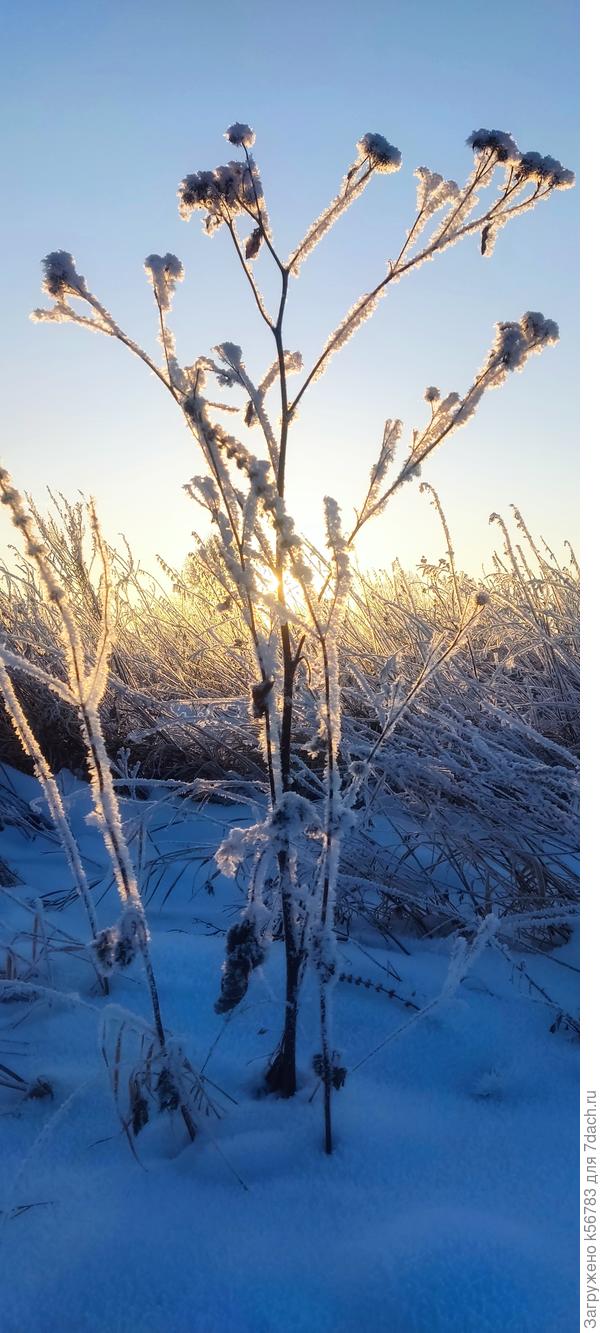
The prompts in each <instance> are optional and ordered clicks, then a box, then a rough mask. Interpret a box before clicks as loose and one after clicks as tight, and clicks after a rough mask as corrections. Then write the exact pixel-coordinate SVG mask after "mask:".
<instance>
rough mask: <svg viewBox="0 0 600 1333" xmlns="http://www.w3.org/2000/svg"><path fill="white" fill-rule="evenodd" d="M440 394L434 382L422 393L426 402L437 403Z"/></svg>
mask: <svg viewBox="0 0 600 1333" xmlns="http://www.w3.org/2000/svg"><path fill="white" fill-rule="evenodd" d="M440 396H441V395H440V391H439V389H436V387H435V384H430V385H429V388H428V389H426V390H425V393H424V394H423V397H424V399H425V402H426V403H437V402H438V401H439V398H440Z"/></svg>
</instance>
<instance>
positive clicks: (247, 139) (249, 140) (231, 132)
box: [223, 120, 256, 148]
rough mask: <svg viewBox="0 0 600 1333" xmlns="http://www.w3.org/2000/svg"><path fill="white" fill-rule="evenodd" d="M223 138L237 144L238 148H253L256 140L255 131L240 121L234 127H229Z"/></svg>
mask: <svg viewBox="0 0 600 1333" xmlns="http://www.w3.org/2000/svg"><path fill="white" fill-rule="evenodd" d="M223 137H224V138H225V139H229V142H230V143H232V144H235V147H236V148H252V145H253V144H254V142H255V139H256V135H255V133H254V130H252V129H250V126H249V125H244V124H243V123H242V122H241V121H239V120H236V121H235V123H234V124H233V125H230V126H229V129H227V130H225V134H224V136H223Z"/></svg>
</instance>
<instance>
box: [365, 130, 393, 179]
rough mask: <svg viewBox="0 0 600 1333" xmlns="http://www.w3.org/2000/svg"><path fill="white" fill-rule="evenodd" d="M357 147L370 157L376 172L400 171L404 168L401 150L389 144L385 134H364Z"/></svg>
mask: <svg viewBox="0 0 600 1333" xmlns="http://www.w3.org/2000/svg"><path fill="white" fill-rule="evenodd" d="M356 147H357V148H358V151H359V153H362V154H363V156H364V157H368V159H369V162H370V164H371V166H372V168H373V170H374V171H399V170H400V167H401V166H402V153H401V152H400V149H399V148H394V145H393V144H391V143H388V141H387V139H384V137H383V134H363V137H362V139H359V141H358V143H357V145H356Z"/></svg>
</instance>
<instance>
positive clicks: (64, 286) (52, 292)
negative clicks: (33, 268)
mask: <svg viewBox="0 0 600 1333" xmlns="http://www.w3.org/2000/svg"><path fill="white" fill-rule="evenodd" d="M42 268H43V270H44V276H43V279H42V291H43V292H47V293H48V296H52V297H54V298H55V300H59V301H60V300H61V298H62V297H63V296H66V295H67V294H71V295H73V296H83V295H85V294H86V293H87V287H86V283H85V278H83V277H82V276H81V274H80V273H78V272H77V270H76V268H75V260H74V259H73V256H72V255H70V254H69V252H68V250H52V251H51V253H50V254H49V255H46V257H45V259H42Z"/></svg>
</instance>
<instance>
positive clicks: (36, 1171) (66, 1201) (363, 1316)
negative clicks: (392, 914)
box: [0, 773, 578, 1333]
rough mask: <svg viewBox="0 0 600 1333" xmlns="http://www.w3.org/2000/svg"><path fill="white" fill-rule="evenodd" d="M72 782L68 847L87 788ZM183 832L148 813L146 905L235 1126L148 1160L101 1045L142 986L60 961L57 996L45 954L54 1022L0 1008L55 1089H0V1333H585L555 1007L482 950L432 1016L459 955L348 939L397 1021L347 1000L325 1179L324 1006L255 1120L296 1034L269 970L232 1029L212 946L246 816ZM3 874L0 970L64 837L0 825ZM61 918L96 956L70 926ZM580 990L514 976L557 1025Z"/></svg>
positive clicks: (184, 826) (275, 960) (570, 1132)
mask: <svg viewBox="0 0 600 1333" xmlns="http://www.w3.org/2000/svg"><path fill="white" fill-rule="evenodd" d="M9 776H10V781H11V782H13V783H14V784H15V789H16V791H17V792H18V794H19V795H20V796H21V797H23V798H24V799H25V800H26V801H31V800H36V799H37V800H40V798H39V791H38V789H37V786H36V784H35V782H34V781H33V780H31V779H27V778H24V777H23V776H22V775H20V774H14V773H11V774H10V775H9ZM63 783H64V786H65V789H67V788H68V789H69V792H70V810H71V814H72V816H73V819H74V823H75V825H76V827H77V829H78V831H79V832H81V831H82V830H83V829H84V828H85V826H84V824H83V819H84V816H85V813H86V809H87V805H86V800H87V798H86V793H85V790H84V788H83V787H81V786H79V785H78V784H75V783H73V782H72V780H70V779H68V776H67V777H66V778H64V779H63ZM39 808H40V809H43V805H42V803H41V801H40V806H39ZM148 809H149V807H148ZM144 810H145V803H139V805H138V806H137V816H136V817H137V818H139V815H140V812H141V814H142V815H143V814H144ZM175 810H176V807H175V806H174V805H171V806H170V807H169V806H168V805H165V806H163V807H161V808H158V809H156V810H154V811H153V813H152V817H151V819H150V826H149V830H148V833H149V835H150V836H149V837H148V839H147V841H146V857H147V858H152V857H156V856H158V855H163V854H164V853H165V852H169V853H171V854H173V853H175V852H177V851H179V852H181V853H182V854H183V856H184V860H178V859H177V857H176V856H174V855H170V857H169V859H168V860H167V861H164V862H161V863H160V867H159V866H158V864H157V867H156V869H155V873H154V878H153V880H151V883H150V890H152V887H153V886H154V889H155V891H154V893H153V896H152V897H151V898H150V903H149V916H150V922H151V926H152V932H153V939H152V948H153V959H154V963H155V968H156V972H157V976H158V982H159V987H160V992H161V999H162V1006H163V1013H164V1017H165V1021H166V1023H167V1025H168V1027H169V1030H170V1031H171V1032H172V1033H173V1034H175V1035H176V1036H177V1038H178V1040H180V1041H181V1043H182V1045H183V1046H184V1048H185V1051H186V1054H187V1055H188V1056H189V1057H190V1059H191V1060H192V1062H193V1063H194V1065H195V1066H196V1068H198V1069H202V1068H203V1069H204V1073H205V1075H206V1076H207V1077H208V1078H210V1080H211V1081H212V1083H213V1084H214V1085H215V1087H214V1088H212V1087H211V1091H212V1092H213V1093H214V1097H215V1100H216V1102H217V1103H218V1105H219V1106H220V1107H221V1108H222V1112H223V1114H222V1116H221V1118H217V1117H216V1116H211V1117H209V1118H206V1119H203V1120H202V1121H201V1123H200V1127H199V1133H198V1136H197V1138H196V1140H195V1142H194V1143H193V1144H190V1143H189V1142H187V1141H186V1138H185V1133H184V1130H183V1125H182V1121H181V1118H180V1117H179V1116H169V1114H164V1115H162V1116H161V1117H160V1118H158V1119H153V1120H151V1122H150V1124H149V1125H148V1126H147V1127H146V1128H145V1129H144V1130H143V1131H142V1133H141V1134H140V1135H139V1136H138V1137H137V1139H136V1140H135V1149H136V1153H137V1155H138V1159H139V1160H138V1161H136V1160H135V1157H134V1155H133V1154H132V1152H131V1150H130V1147H129V1145H128V1142H127V1138H126V1136H125V1134H124V1133H123V1131H122V1129H121V1125H120V1123H119V1120H118V1118H117V1115H116V1112H115V1103H114V1099H113V1095H112V1091H111V1087H110V1085H109V1080H108V1076H107V1070H106V1067H105V1064H104V1062H103V1060H102V1057H101V1052H100V1044H99V1035H98V1034H99V1028H100V1022H101V1018H102V1013H103V1011H104V1010H105V1009H106V1008H107V1006H108V1005H120V1006H124V1007H127V1008H129V1009H135V1010H136V1011H137V1012H138V1013H140V1014H142V1015H146V1013H147V1008H146V993H145V991H144V989H143V987H142V985H141V982H140V978H139V974H138V973H137V972H136V971H134V972H133V973H131V974H130V973H125V974H121V976H120V977H119V978H118V979H117V980H116V981H115V983H114V984H112V986H111V989H112V993H111V995H110V996H109V997H108V998H107V999H106V998H103V997H101V996H100V995H99V993H98V988H97V986H96V985H95V982H94V976H93V973H92V971H91V969H90V968H89V967H88V966H86V965H85V964H84V963H82V962H81V961H80V960H78V959H77V958H76V957H74V956H73V955H71V954H69V953H68V952H64V951H63V952H58V951H55V950H53V949H52V950H50V953H49V959H50V964H49V966H50V973H49V974H48V973H47V972H46V970H45V969H46V967H47V962H46V958H45V955H44V950H43V946H42V945H41V943H40V940H39V938H38V945H37V948H38V951H39V950H40V949H41V955H40V961H39V963H38V972H37V976H38V980H42V981H44V984H45V985H46V986H47V987H48V990H49V992H50V991H52V990H54V991H59V992H61V993H62V996H63V998H58V996H54V997H53V996H52V995H51V994H49V995H48V996H47V997H46V998H41V999H39V1000H38V1001H37V1002H35V1003H11V1004H4V1005H2V1006H1V1007H0V1062H2V1063H3V1064H5V1065H6V1066H8V1067H9V1068H11V1069H14V1070H15V1071H17V1072H18V1073H19V1074H20V1075H21V1077H23V1078H24V1079H25V1080H26V1081H34V1080H35V1079H36V1078H38V1077H43V1078H46V1079H47V1080H48V1081H49V1082H50V1084H51V1085H52V1090H53V1097H52V1099H49V1098H45V1099H41V1100H36V1099H33V1100H31V1099H25V1098H24V1097H23V1096H22V1095H21V1094H19V1093H18V1092H16V1091H14V1090H11V1089H9V1088H0V1112H1V1120H0V1182H1V1183H0V1208H2V1210H3V1211H2V1214H1V1215H0V1270H1V1273H2V1296H1V1303H0V1304H1V1311H2V1313H1V1318H0V1324H1V1327H2V1333H217V1331H218V1333H234V1331H235V1333H283V1331H284V1330H285V1333H342V1330H344V1333H358V1331H359V1330H361V1333H363V1331H366V1333H380V1331H381V1333H384V1330H385V1333H392V1331H393V1333H395V1331H396V1330H397V1331H398V1333H512V1331H513V1330H514V1333H530V1331H531V1333H534V1330H535V1331H536V1333H538V1330H544V1331H545V1333H568V1330H570V1329H574V1328H575V1327H576V1324H577V1300H578V1297H577V1220H576V1218H577V1171H578V1147H577V1133H576V1124H577V1115H578V1051H577V1047H576V1045H575V1044H574V1042H573V1040H572V1039H571V1037H570V1036H569V1034H568V1032H567V1031H564V1030H560V1029H559V1030H558V1031H555V1032H553V1033H551V1032H550V1030H549V1029H550V1025H551V1023H552V1012H551V1011H550V1009H549V1008H548V1007H547V1005H546V1004H545V1002H544V1001H543V1000H542V999H541V998H540V996H539V995H537V994H535V993H531V991H530V988H529V987H528V985H527V983H526V982H525V981H524V980H523V978H522V977H521V976H520V975H519V973H518V972H517V971H516V970H511V967H510V965H509V964H508V963H507V961H506V958H505V957H503V956H502V955H501V954H500V953H499V952H498V951H496V950H495V949H493V948H489V947H488V948H487V949H486V950H485V951H484V952H483V953H482V954H481V956H480V957H479V958H478V960H477V962H476V963H475V964H474V966H473V968H472V970H471V971H470V973H469V974H468V976H467V978H466V980H465V981H464V983H463V984H462V986H461V987H460V990H459V992H458V993H457V995H456V996H455V997H454V998H453V999H450V1000H446V1001H444V1003H443V1004H440V1005H439V1006H438V1007H434V1008H433V1009H432V1011H431V1012H430V1013H429V1014H427V1015H425V1016H423V1017H422V1018H420V1017H419V1016H418V1011H419V1010H420V1009H422V1008H424V1007H425V1006H426V1005H427V1004H428V1003H429V1002H430V1001H431V1000H432V999H434V998H435V997H436V996H438V995H439V993H440V991H441V990H442V988H443V985H444V980H445V978H446V975H447V971H448V960H449V956H450V951H451V944H450V942H449V941H448V940H447V939H436V938H435V937H432V938H430V939H428V940H417V939H416V938H414V937H410V938H405V940H404V941H403V942H404V945H405V947H406V948H407V949H408V951H409V952H408V954H405V953H402V952H400V951H398V952H396V951H395V952H394V953H391V952H388V951H386V950H385V949H382V948H381V947H380V944H379V945H378V943H377V941H376V940H375V939H373V938H368V937H367V936H366V935H365V936H363V937H361V938H359V939H358V940H357V941H355V942H353V943H348V944H345V943H342V944H341V945H340V952H341V958H342V962H343V966H344V968H345V969H346V971H347V972H348V973H351V974H353V975H356V974H359V975H360V976H361V977H363V978H365V979H368V978H370V979H371V980H372V981H373V982H376V981H382V982H383V983H384V985H386V986H387V987H390V988H393V989H394V990H395V991H396V993H397V996H400V997H402V998H390V997H388V996H387V995H386V994H384V993H381V992H380V993H377V992H375V990H374V988H371V989H369V990H368V989H366V988H365V987H364V986H356V985H353V984H350V983H348V982H347V981H340V982H338V984H337V988H336V993H335V1005H334V1009H335V1031H336V1044H337V1046H338V1048H339V1049H340V1051H341V1054H342V1061H343V1064H344V1065H345V1066H347V1067H348V1070H349V1074H348V1078H347V1081H346V1086H345V1087H344V1088H343V1090H342V1091H340V1092H339V1093H336V1095H335V1105H334V1112H335V1122H334V1128H335V1138H336V1146H335V1152H334V1155H333V1157H332V1158H331V1159H328V1158H326V1157H325V1156H324V1155H323V1152H322V1146H321V1139H322V1124H321V1118H322V1116H321V1105H320V1097H319V1093H318V1092H317V1095H316V1096H315V1095H313V1094H314V1092H315V1078H314V1075H313V1074H312V1073H311V1059H312V1055H313V1053H314V1052H315V1051H316V1050H317V1048H318V1037H317V1031H318V1024H317V1013H316V1003H315V996H314V995H311V993H310V989H308V990H307V993H306V997H305V1005H304V1009H303V1016H302V1030H301V1066H302V1070H303V1083H302V1086H301V1089H300V1091H299V1093H298V1095H297V1097H296V1098H295V1099H294V1100H293V1101H292V1102H282V1101H278V1100H274V1099H271V1098H265V1097H263V1096H260V1095H259V1091H260V1084H261V1075H262V1072H263V1070H264V1067H265V1063H266V1060H267V1058H268V1056H269V1054H270V1052H271V1051H272V1049H273V1047H274V1046H275V1044H276V1041H277V1038H278V1035H279V1025H280V1021H281V1001H280V996H281V968H282V951H281V947H280V946H279V945H274V946H273V947H272V948H271V950H270V953H269V956H268V958H267V962H266V964H265V967H264V969H262V970H261V971H260V972H259V973H257V974H255V975H254V977H253V978H252V982H251V985H250V989H249V992H248V995H247V997H246V1000H245V1001H244V1002H243V1004H242V1005H241V1006H240V1007H239V1008H238V1009H237V1010H236V1011H234V1013H233V1016H232V1017H231V1018H230V1020H229V1021H224V1020H223V1018H222V1017H218V1016H217V1015H216V1014H215V1013H214V1010H213V1003H214V1000H215V997H216V995H217V993H218V985H219V969H220V966H221V961H222V957H223V937H222V934H220V933H218V934H215V933H212V930H213V927H214V928H216V929H217V931H219V932H221V931H222V930H223V929H225V928H226V927H227V926H228V924H229V923H230V921H231V919H232V917H233V916H234V914H235V910H236V909H237V907H238V905H239V904H240V901H241V898H240V894H239V891H238V890H237V889H236V886H235V884H233V883H231V882H229V881H224V880H222V879H218V878H217V879H215V878H214V864H213V865H211V864H210V861H208V859H207V858H208V856H209V854H210V852H211V850H212V849H214V846H215V845H216V842H217V840H218V838H219V837H220V833H221V830H222V827H223V823H224V821H225V820H230V819H231V818H232V814H231V813H228V812H227V811H226V809H225V807H223V806H210V807H205V808H204V811H202V812H198V810H197V807H196V809H195V811H194V809H193V808H190V807H188V808H187V813H186V814H185V817H184V818H182V817H181V815H180V814H179V815H178V817H177V819H176V821H175V822H171V823H170V821H171V820H172V819H173V814H174V812H175ZM130 811H131V812H133V806H130ZM233 817H234V818H235V819H236V820H237V821H238V822H239V820H240V818H243V817H244V813H243V811H242V810H236V811H234V812H233ZM82 839H83V844H84V848H85V851H86V853H87V854H88V856H89V863H88V869H89V870H90V874H91V877H92V878H96V879H98V880H100V881H101V882H100V883H99V886H98V889H97V898H98V901H99V912H100V915H101V918H102V922H103V924H108V923H109V922H110V921H112V920H113V918H114V917H115V916H116V915H117V912H116V908H115V891H114V888H112V889H111V888H109V887H108V885H107V882H106V881H105V882H104V884H103V883H102V875H103V873H104V871H103V856H102V850H101V846H100V843H99V839H98V835H97V834H96V833H95V832H94V830H93V829H89V828H85V831H84V832H82ZM191 847H193V848H194V849H195V850H194V853H193V855H192V856H191V857H190V855H189V850H186V849H189V848H191ZM0 857H2V858H3V860H4V861H5V862H6V863H7V864H8V865H9V866H10V867H11V869H12V870H13V871H16V872H17V874H18V875H19V876H20V878H21V880H22V881H23V882H22V883H21V884H17V885H16V886H14V887H12V888H10V889H9V894H10V897H9V896H8V895H7V894H6V893H2V894H0V899H1V900H2V909H1V912H0V923H1V924H0V944H1V946H2V947H1V949H0V956H1V957H3V956H4V952H5V949H4V946H5V945H6V943H7V941H8V940H9V939H11V938H13V937H14V936H15V934H16V933H17V932H18V931H30V930H31V921H32V919H33V918H32V917H31V914H29V913H26V912H25V911H24V910H23V908H22V907H21V906H20V905H19V904H21V903H26V902H30V903H31V902H32V900H33V899H36V898H39V897H45V896H46V895H49V894H50V895H51V894H52V893H54V892H58V891H59V890H60V891H62V890H63V889H64V887H65V884H66V883H68V880H67V878H66V874H65V869H64V863H63V859H62V854H61V852H60V849H59V847H58V844H57V843H56V841H55V840H54V838H53V836H52V835H51V833H46V832H43V831H42V832H40V833H38V834H36V835H35V836H32V835H31V834H30V833H26V832H25V831H24V830H23V829H21V830H20V829H18V828H16V827H15V826H14V825H11V824H5V825H4V827H3V829H2V832H1V833H0ZM188 861H189V864H187V862H188ZM160 870H163V871H164V873H163V875H162V878H160V879H159V872H160ZM211 877H212V880H213V883H211V886H210V887H211V888H214V892H209V891H208V889H207V882H208V881H209V880H210V879H211ZM171 886H172V891H171V892H170V893H168V890H169V888H170V887H171ZM104 889H106V890H107V891H106V892H104ZM165 895H167V896H166V901H164V902H163V900H164V899H165ZM47 915H48V920H49V921H50V922H51V923H52V926H53V927H54V928H55V929H56V930H62V931H64V932H68V933H70V934H71V935H73V936H77V937H78V938H80V939H82V938H85V923H84V919H83V914H82V911H81V908H80V905H79V903H78V902H74V903H72V904H69V905H67V906H66V907H64V908H63V909H62V910H60V911H59V910H50V911H49V912H48V914H47ZM63 943H64V941H63ZM31 949H32V943H31V939H30V938H29V939H27V938H25V936H24V935H23V936H22V937H21V939H20V940H17V941H16V943H15V951H16V953H17V954H20V955H21V958H20V959H17V970H18V971H19V974H20V975H23V974H24V972H25V970H26V960H27V959H31ZM365 950H366V953H365ZM523 957H525V955H523ZM23 960H25V962H24V961H23ZM517 961H518V956H517ZM560 964H567V965H568V966H561V965H560ZM576 966H577V951H576V940H575V939H574V938H573V939H572V940H571V941H570V943H569V944H568V945H566V946H565V947H564V948H562V949H560V950H557V951H554V953H553V954H552V955H551V956H542V955H541V954H528V955H527V956H526V967H527V972H528V973H529V975H530V976H531V977H532V978H533V979H534V980H535V981H536V983H537V984H538V985H539V986H541V987H542V988H543V989H544V990H546V991H548V992H549V993H551V994H552V996H553V998H554V999H555V1000H556V1002H557V1004H558V1005H564V1006H565V1008H566V1009H568V1010H569V1011H570V1012H573V1011H574V1010H575V1008H576V1004H577V990H578V987H577V983H578V975H577V972H576V970H575V969H576ZM388 970H389V972H390V974H389V975H388V976H387V977H386V975H385V972H386V971H388ZM392 970H393V974H392ZM33 975H34V974H33V973H32V976H33ZM403 999H405V1000H409V1001H410V1003H411V1005H412V1006H414V1005H416V1006H418V1009H415V1008H414V1007H407V1006H406V1005H405V1004H404V1003H403ZM401 1028H405V1030H404V1031H400V1029H401ZM397 1029H398V1034H397V1036H396V1037H395V1038H394V1039H393V1040H391V1041H389V1042H387V1044H385V1045H384V1046H383V1047H382V1049H381V1050H380V1051H378V1052H377V1053H376V1054H373V1055H372V1056H371V1058H370V1059H367V1060H366V1061H365V1062H364V1063H362V1062H363V1059H364V1057H365V1056H367V1055H369V1053H370V1052H372V1051H373V1050H374V1048H375V1047H376V1046H378V1044H379V1043H380V1042H383V1041H384V1039H385V1038H386V1036H388V1035H389V1034H391V1033H393V1032H395V1031H396V1030H397ZM355 1066H360V1067H359V1068H356V1069H354V1067H355ZM353 1070H354V1072H353ZM217 1089H220V1091H217ZM230 1099H233V1100H230Z"/></svg>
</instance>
